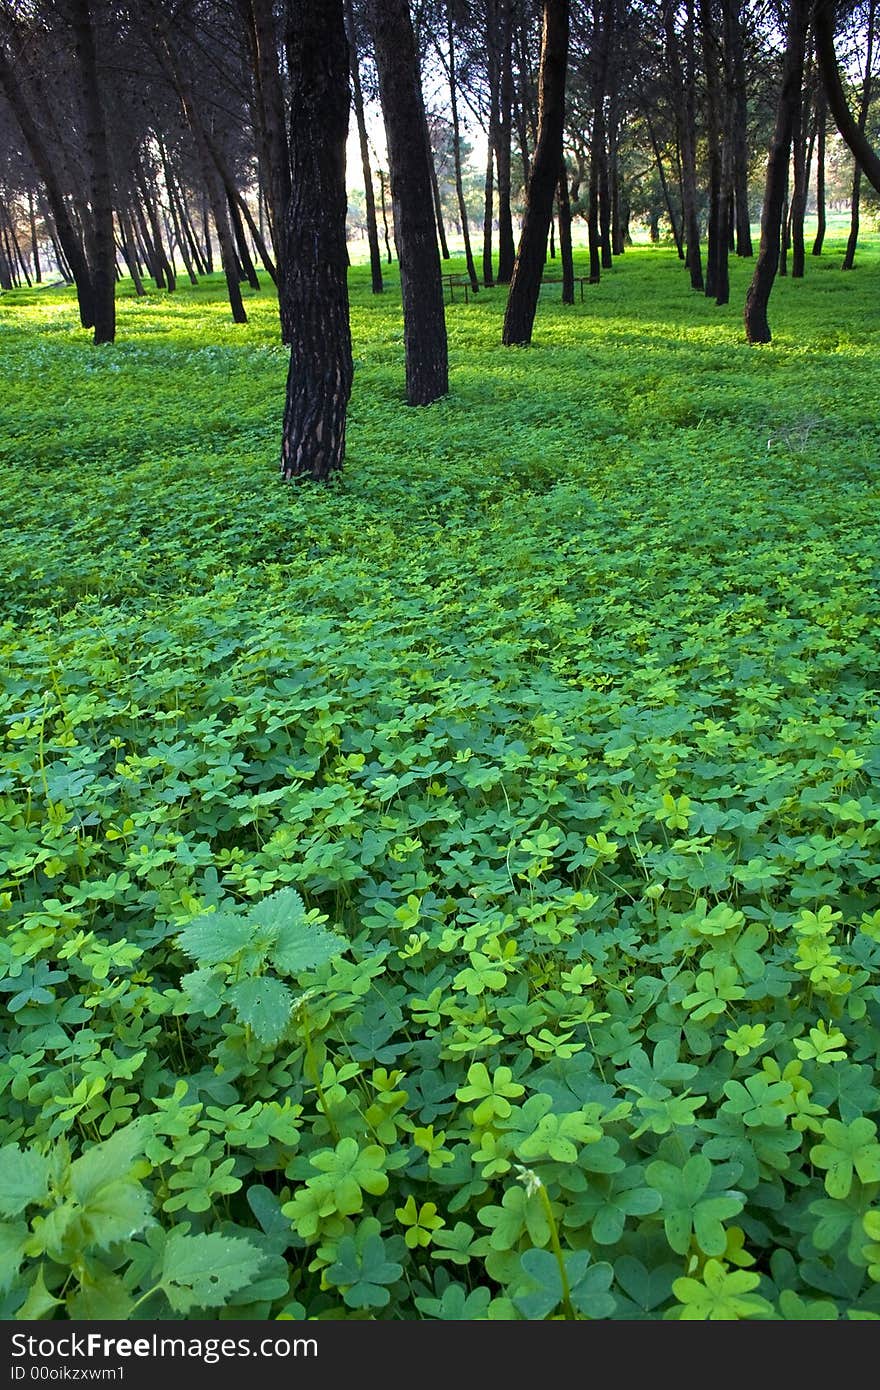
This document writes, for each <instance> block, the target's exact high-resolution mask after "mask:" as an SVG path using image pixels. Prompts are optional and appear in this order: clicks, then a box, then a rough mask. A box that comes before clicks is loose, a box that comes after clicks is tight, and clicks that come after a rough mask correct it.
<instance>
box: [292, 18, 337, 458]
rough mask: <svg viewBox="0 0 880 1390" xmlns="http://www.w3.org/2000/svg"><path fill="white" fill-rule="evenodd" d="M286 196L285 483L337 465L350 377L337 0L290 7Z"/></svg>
mask: <svg viewBox="0 0 880 1390" xmlns="http://www.w3.org/2000/svg"><path fill="white" fill-rule="evenodd" d="M287 58H288V64H289V67H290V122H289V132H288V140H289V147H290V200H289V205H288V210H287V221H286V225H285V228H284V246H283V252H284V254H283V260H284V264H285V270H284V275H283V277H282V294H283V295H284V297H285V305H284V308H283V311H282V317H283V318H284V319H285V321H286V322H287V324H288V325H289V335H290V368H289V371H288V374H287V399H286V404H285V409H284V426H283V434H282V442H281V475H282V477H283V478H285V479H292V478H313V479H316V480H318V481H325V480H326V479H327V478H329V477H330V476H331V474H333V473H337V472H339V470H340V469H341V468H342V462H343V458H344V456H345V422H346V413H347V409H348V400H349V396H350V394H351V383H352V373H353V367H352V355H351V335H350V330H349V316H348V285H347V272H348V253H347V250H346V245H345V218H346V211H347V206H348V202H347V198H346V192H345V145H346V139H347V136H348V111H349V101H350V89H349V75H350V66H349V52H348V41H347V39H346V35H345V16H344V4H343V0H307V3H294V4H291V5H290V8H289V13H288V27H287Z"/></svg>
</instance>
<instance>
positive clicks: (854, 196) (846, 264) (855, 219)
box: [840, 164, 862, 270]
mask: <svg viewBox="0 0 880 1390" xmlns="http://www.w3.org/2000/svg"><path fill="white" fill-rule="evenodd" d="M861 201H862V171H861V169H860V168H859V166H858V164H857V165H856V167H855V169H854V170H853V181H852V189H851V191H850V195H849V235H848V237H847V239H846V250H845V252H844V253H843V261H842V262H841V266H840V268H841V270H854V269H855V264H856V247H857V246H858V243H859V221H860V217H859V214H860V209H861Z"/></svg>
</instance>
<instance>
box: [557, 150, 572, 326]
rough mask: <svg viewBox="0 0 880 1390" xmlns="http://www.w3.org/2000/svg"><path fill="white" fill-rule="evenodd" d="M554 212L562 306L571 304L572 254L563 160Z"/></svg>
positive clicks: (569, 209) (566, 173)
mask: <svg viewBox="0 0 880 1390" xmlns="http://www.w3.org/2000/svg"><path fill="white" fill-rule="evenodd" d="M556 212H557V216H558V218H559V255H560V259H561V261H562V302H563V304H573V303H574V252H573V250H572V245H571V202H570V201H569V196H568V171H567V169H566V167H565V159H564V158H563V161H562V168H561V170H560V172H559V183H558V185H557V188H556Z"/></svg>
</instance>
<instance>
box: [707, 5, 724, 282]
mask: <svg viewBox="0 0 880 1390" xmlns="http://www.w3.org/2000/svg"><path fill="white" fill-rule="evenodd" d="M700 30H701V35H702V42H703V65H704V68H705V75H706V114H707V123H706V124H707V130H706V134H707V145H708V155H709V227H708V238H707V246H706V281H705V286H704V292H705V294H706V295H707V297H709V298H710V299H714V300H715V302H716V303H717V304H726V303H727V302H728V300H729V299H730V282H729V279H728V267H727V255H728V205H729V203H728V189H727V184H726V179H725V164H726V158H725V148H724V147H725V145H726V143H727V136H726V133H725V125H726V120H725V117H726V115H727V113H726V111H725V101H724V96H725V88H726V87H727V85H728V83H729V78H728V77H727V73H726V59H727V54H726V51H725V46H724V45H722V43H721V40H720V37H719V33H718V28H717V26H716V24H715V18H714V14H713V6H712V3H711V0H700Z"/></svg>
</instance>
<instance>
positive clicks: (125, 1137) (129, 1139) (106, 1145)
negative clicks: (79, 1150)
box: [70, 1119, 149, 1205]
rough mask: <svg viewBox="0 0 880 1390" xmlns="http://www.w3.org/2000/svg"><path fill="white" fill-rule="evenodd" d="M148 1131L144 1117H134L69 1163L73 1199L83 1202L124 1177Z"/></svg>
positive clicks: (139, 1151) (132, 1165)
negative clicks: (129, 1122) (135, 1118)
mask: <svg viewBox="0 0 880 1390" xmlns="http://www.w3.org/2000/svg"><path fill="white" fill-rule="evenodd" d="M148 1134H149V1126H148V1122H147V1120H146V1119H138V1120H133V1121H132V1123H131V1124H128V1125H125V1126H124V1128H122V1129H118V1130H117V1131H116V1133H115V1134H111V1136H110V1138H109V1139H105V1140H103V1142H102V1143H100V1144H94V1145H93V1146H92V1147H91V1148H90V1149H87V1150H86V1152H85V1153H84V1154H82V1155H81V1156H80V1157H79V1158H77V1159H75V1160H74V1162H73V1163H72V1164H71V1165H70V1186H71V1190H72V1192H73V1195H74V1197H75V1198H76V1200H77V1201H78V1202H79V1203H81V1204H82V1205H85V1204H86V1203H88V1202H89V1199H90V1198H91V1197H92V1196H93V1195H94V1194H95V1193H96V1192H99V1191H100V1189H101V1188H103V1187H106V1186H107V1185H108V1184H109V1183H112V1182H115V1181H116V1180H117V1179H119V1178H125V1177H127V1176H128V1174H129V1173H130V1172H131V1170H132V1168H133V1167H134V1163H135V1160H136V1159H137V1158H139V1157H140V1156H141V1155H142V1154H143V1152H144V1145H145V1143H146V1141H147V1136H148Z"/></svg>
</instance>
